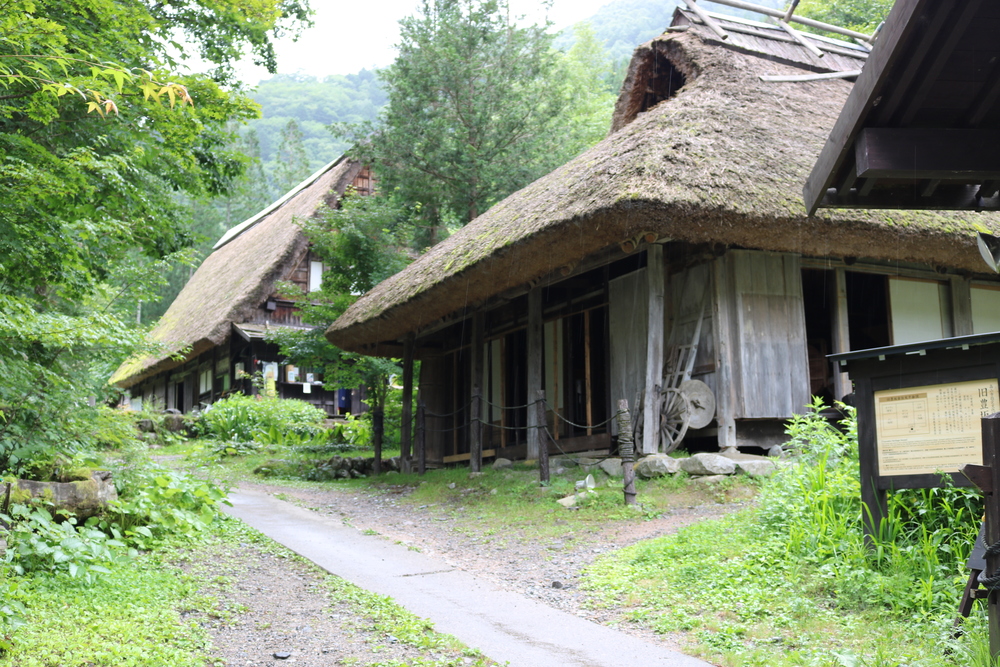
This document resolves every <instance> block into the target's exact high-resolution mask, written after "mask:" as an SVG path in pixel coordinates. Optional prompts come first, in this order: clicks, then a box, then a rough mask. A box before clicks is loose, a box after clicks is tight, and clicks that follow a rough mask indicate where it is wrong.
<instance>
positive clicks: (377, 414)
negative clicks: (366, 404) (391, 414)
mask: <svg viewBox="0 0 1000 667" xmlns="http://www.w3.org/2000/svg"><path fill="white" fill-rule="evenodd" d="M384 417H385V415H384V414H383V412H382V408H376V409H374V410H372V444H373V445H374V446H375V461H374V465H373V466H372V474H373V475H374V476H375V477H378V476H379V475H381V474H382V434H383V432H384V431H385V418H384Z"/></svg>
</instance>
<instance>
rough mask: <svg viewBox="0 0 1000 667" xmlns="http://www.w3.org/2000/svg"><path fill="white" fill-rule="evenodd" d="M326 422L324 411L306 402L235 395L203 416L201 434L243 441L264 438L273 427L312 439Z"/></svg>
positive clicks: (213, 406) (208, 410)
mask: <svg viewBox="0 0 1000 667" xmlns="http://www.w3.org/2000/svg"><path fill="white" fill-rule="evenodd" d="M325 419H326V413H325V412H323V411H322V410H320V409H319V408H316V407H314V406H313V405H310V404H309V403H306V402H305V401H299V400H296V399H289V398H266V397H250V396H244V395H242V394H233V395H232V396H229V397H227V398H224V399H222V400H221V401H218V402H216V403H213V404H212V405H210V406H209V407H208V409H206V410H205V412H203V413H202V415H201V418H200V419H199V423H198V431H199V433H201V434H203V435H209V436H212V437H215V438H218V439H220V440H235V441H240V442H248V441H251V440H257V439H259V438H261V437H264V436H266V435H267V434H268V433H270V432H271V429H272V428H274V429H276V430H277V431H279V432H283V433H284V432H289V433H295V434H296V435H300V436H307V437H312V436H314V435H316V434H317V433H319V432H321V429H322V428H323V426H322V424H323V420H325Z"/></svg>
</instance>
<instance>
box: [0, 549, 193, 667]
mask: <svg viewBox="0 0 1000 667" xmlns="http://www.w3.org/2000/svg"><path fill="white" fill-rule="evenodd" d="M109 569H110V572H109V573H108V574H105V575H104V576H103V577H101V579H100V581H99V582H98V583H97V584H95V585H92V586H85V585H84V584H83V582H82V581H81V580H79V579H71V578H70V577H67V576H62V575H59V576H47V577H35V578H20V579H19V583H20V587H19V589H18V591H17V592H16V593H15V596H14V597H15V598H16V599H17V601H19V602H20V603H21V604H23V605H24V616H23V620H24V625H22V626H21V627H19V628H17V630H16V631H15V633H14V636H13V641H12V642H11V644H12V646H11V648H10V650H9V651H8V652H6V653H4V654H3V655H2V656H0V665H2V666H4V667H6V666H7V665H10V666H11V667H13V666H14V665H17V667H52V666H53V665H60V666H61V667H71V666H75V665H88V666H90V665H94V666H98V665H108V666H112V665H113V666H115V667H129V666H132V665H135V666H142V667H146V666H148V665H158V666H159V665H163V666H164V667H182V666H187V665H190V666H192V667H195V666H197V667H204V665H205V664H206V663H205V659H206V654H205V650H206V649H207V648H208V645H209V639H208V635H207V633H206V632H205V630H204V629H203V628H201V627H200V626H199V625H198V624H197V623H194V622H186V621H184V620H182V619H181V617H180V614H179V612H178V609H180V608H182V607H183V606H185V605H186V604H188V602H189V600H190V597H191V595H192V594H193V592H194V590H195V586H194V584H193V582H192V581H190V580H189V579H188V578H186V577H184V576H183V575H181V574H180V573H179V572H177V571H176V570H174V569H173V568H170V567H165V566H164V564H163V562H162V561H161V560H160V559H159V558H158V557H157V556H154V555H146V556H142V557H138V558H135V559H133V560H131V561H129V562H127V563H119V564H115V565H112V566H111V567H110V568H109ZM9 581H10V577H9V576H8V575H0V583H7V582H9Z"/></svg>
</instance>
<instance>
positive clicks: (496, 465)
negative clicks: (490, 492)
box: [493, 458, 514, 470]
mask: <svg viewBox="0 0 1000 667" xmlns="http://www.w3.org/2000/svg"><path fill="white" fill-rule="evenodd" d="M513 467H514V462H513V461H511V460H510V459H505V458H498V459H496V460H495V461H493V469H494V470H507V469H509V468H513Z"/></svg>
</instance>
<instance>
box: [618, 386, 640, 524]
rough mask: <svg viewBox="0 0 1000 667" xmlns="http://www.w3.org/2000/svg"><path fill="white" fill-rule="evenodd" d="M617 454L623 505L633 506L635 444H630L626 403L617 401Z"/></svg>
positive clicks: (630, 432) (629, 418)
mask: <svg viewBox="0 0 1000 667" xmlns="http://www.w3.org/2000/svg"><path fill="white" fill-rule="evenodd" d="M617 419H618V454H619V455H620V456H621V457H622V476H623V486H624V490H625V504H626V505H635V502H636V492H635V468H634V464H635V443H633V442H632V416H631V415H630V414H629V412H628V401H627V400H625V399H624V398H623V399H621V400H620V401H618V416H617Z"/></svg>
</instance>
